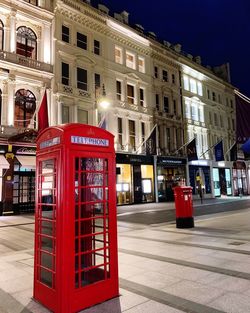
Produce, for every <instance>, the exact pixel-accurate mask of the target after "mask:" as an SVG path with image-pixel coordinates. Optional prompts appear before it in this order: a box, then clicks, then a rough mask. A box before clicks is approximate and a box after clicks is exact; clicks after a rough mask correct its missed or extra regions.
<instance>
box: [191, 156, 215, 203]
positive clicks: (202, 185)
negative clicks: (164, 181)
mask: <svg viewBox="0 0 250 313" xmlns="http://www.w3.org/2000/svg"><path fill="white" fill-rule="evenodd" d="M211 163H212V162H211V161H210V160H197V161H190V162H189V182H190V186H191V187H193V195H194V196H197V198H199V197H201V198H212V197H213V187H212V184H211V181H212V177H211V172H212V165H211Z"/></svg>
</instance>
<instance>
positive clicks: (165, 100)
mask: <svg viewBox="0 0 250 313" xmlns="http://www.w3.org/2000/svg"><path fill="white" fill-rule="evenodd" d="M163 111H164V112H165V113H169V101H168V97H163Z"/></svg>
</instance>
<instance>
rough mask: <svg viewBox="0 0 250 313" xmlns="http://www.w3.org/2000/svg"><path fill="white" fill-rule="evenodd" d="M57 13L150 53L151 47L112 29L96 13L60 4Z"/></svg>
mask: <svg viewBox="0 0 250 313" xmlns="http://www.w3.org/2000/svg"><path fill="white" fill-rule="evenodd" d="M64 1H65V0H64ZM56 14H60V15H62V16H63V17H64V18H68V19H70V20H71V21H74V22H75V23H78V24H80V25H82V26H84V27H86V28H89V29H90V30H92V31H93V30H94V31H96V32H98V33H100V34H103V35H105V36H107V37H109V38H110V39H112V40H114V41H116V42H117V43H120V44H122V45H125V46H126V47H129V48H131V49H134V50H136V51H137V52H139V53H141V54H144V55H150V51H151V49H150V48H146V47H142V46H141V45H139V44H136V43H135V42H134V41H132V40H131V39H130V38H125V36H122V35H119V34H118V33H116V32H115V31H113V30H111V29H110V28H109V27H108V26H107V24H106V19H105V18H102V17H100V16H99V17H98V16H97V14H95V13H91V12H89V11H88V10H84V12H82V11H81V12H77V11H75V10H74V9H73V8H71V10H69V9H68V8H64V7H62V6H59V7H57V10H56Z"/></svg>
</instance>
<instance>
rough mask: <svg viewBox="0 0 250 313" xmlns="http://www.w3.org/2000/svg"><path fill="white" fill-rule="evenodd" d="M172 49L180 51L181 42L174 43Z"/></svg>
mask: <svg viewBox="0 0 250 313" xmlns="http://www.w3.org/2000/svg"><path fill="white" fill-rule="evenodd" d="M174 50H175V51H176V52H178V53H180V52H181V44H179V43H177V44H176V45H174Z"/></svg>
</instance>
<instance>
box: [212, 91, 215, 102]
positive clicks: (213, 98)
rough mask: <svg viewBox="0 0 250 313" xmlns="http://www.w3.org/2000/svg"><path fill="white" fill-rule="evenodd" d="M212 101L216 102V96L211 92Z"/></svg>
mask: <svg viewBox="0 0 250 313" xmlns="http://www.w3.org/2000/svg"><path fill="white" fill-rule="evenodd" d="M212 100H213V101H216V94H215V92H212Z"/></svg>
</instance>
